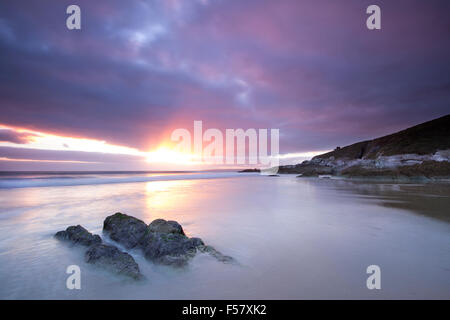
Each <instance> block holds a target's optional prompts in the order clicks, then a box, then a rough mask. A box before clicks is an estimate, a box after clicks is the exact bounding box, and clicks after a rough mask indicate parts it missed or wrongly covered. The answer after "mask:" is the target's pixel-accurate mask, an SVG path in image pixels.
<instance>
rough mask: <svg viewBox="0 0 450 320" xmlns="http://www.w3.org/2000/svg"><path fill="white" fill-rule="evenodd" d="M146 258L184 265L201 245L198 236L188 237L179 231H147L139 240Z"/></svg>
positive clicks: (161, 262)
mask: <svg viewBox="0 0 450 320" xmlns="http://www.w3.org/2000/svg"><path fill="white" fill-rule="evenodd" d="M139 245H140V247H141V248H142V250H143V251H144V256H145V258H146V259H148V260H150V261H152V262H155V263H159V264H166V265H172V266H178V267H180V266H184V265H186V263H187V262H188V260H189V259H190V258H192V257H194V255H195V253H196V252H197V247H198V246H200V245H203V241H202V240H201V239H199V238H188V237H186V236H185V235H183V234H179V233H162V232H151V231H149V232H148V233H147V234H146V235H145V236H144V237H143V238H142V240H141V241H140V244H139Z"/></svg>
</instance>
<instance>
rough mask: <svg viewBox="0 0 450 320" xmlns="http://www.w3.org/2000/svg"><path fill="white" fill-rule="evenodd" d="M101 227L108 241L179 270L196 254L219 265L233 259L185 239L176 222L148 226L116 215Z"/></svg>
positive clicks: (159, 220) (194, 241)
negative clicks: (108, 238)
mask: <svg viewBox="0 0 450 320" xmlns="http://www.w3.org/2000/svg"><path fill="white" fill-rule="evenodd" d="M103 226H104V227H103V229H104V231H105V232H106V233H108V234H109V235H110V237H111V239H113V240H115V241H117V242H119V243H121V244H123V245H125V246H126V247H127V248H137V249H141V250H142V251H143V253H144V256H145V258H146V259H147V260H150V261H152V262H154V263H158V264H165V265H171V266H176V267H182V266H185V265H186V264H187V262H188V261H189V260H190V259H191V258H192V257H194V256H195V254H196V253H197V251H201V252H205V253H209V254H211V256H213V257H215V258H217V259H218V260H219V261H222V262H230V261H231V260H232V258H231V257H227V256H224V255H222V254H221V253H220V252H218V251H217V250H215V249H214V248H212V247H210V246H205V244H204V243H203V241H202V240H201V239H200V238H189V237H187V236H186V235H185V233H184V231H183V228H182V227H181V225H180V224H179V223H178V222H176V221H166V220H164V219H156V220H154V221H153V222H152V223H150V225H149V226H148V227H147V226H146V225H145V223H144V222H142V221H141V220H139V219H136V218H134V217H132V216H128V215H125V214H122V213H116V214H114V215H112V216H109V217H107V218H106V219H105V222H104V224H103Z"/></svg>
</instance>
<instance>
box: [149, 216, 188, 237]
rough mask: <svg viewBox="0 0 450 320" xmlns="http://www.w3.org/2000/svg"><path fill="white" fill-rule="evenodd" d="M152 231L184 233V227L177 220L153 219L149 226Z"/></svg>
mask: <svg viewBox="0 0 450 320" xmlns="http://www.w3.org/2000/svg"><path fill="white" fill-rule="evenodd" d="M148 231H150V232H162V233H178V234H182V235H185V234H184V231H183V228H182V227H181V225H180V224H179V223H178V222H176V221H170V220H169V221H166V220H164V219H156V220H153V221H152V223H150V225H149V226H148Z"/></svg>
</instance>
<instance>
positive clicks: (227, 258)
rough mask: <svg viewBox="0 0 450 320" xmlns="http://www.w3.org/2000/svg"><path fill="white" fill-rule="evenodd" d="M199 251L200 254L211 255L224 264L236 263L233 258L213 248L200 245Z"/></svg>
mask: <svg viewBox="0 0 450 320" xmlns="http://www.w3.org/2000/svg"><path fill="white" fill-rule="evenodd" d="M197 249H198V250H199V251H200V252H204V253H208V254H210V255H211V256H213V257H214V258H216V259H217V260H219V261H220V262H223V263H235V262H236V261H235V260H234V259H233V258H232V257H230V256H226V255H223V254H222V253H220V252H219V251H217V250H216V249H214V248H213V247H211V246H205V245H200V246H198V247H197Z"/></svg>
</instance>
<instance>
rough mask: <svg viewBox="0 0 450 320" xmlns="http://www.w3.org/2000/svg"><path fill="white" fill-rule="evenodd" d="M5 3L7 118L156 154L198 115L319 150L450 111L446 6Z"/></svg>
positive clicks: (1, 16) (3, 94)
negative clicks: (372, 24) (78, 11)
mask: <svg viewBox="0 0 450 320" xmlns="http://www.w3.org/2000/svg"><path fill="white" fill-rule="evenodd" d="M69 4H71V2H68V1H2V3H1V4H0V57H1V59H0V69H1V70H2V72H1V73H0V99H1V100H0V104H1V117H0V123H4V124H9V125H15V126H19V127H26V128H30V129H35V130H41V131H44V132H51V133H57V134H64V135H70V136H76V137H90V138H96V139H101V140H106V141H107V142H109V143H115V144H122V145H127V146H131V147H138V148H143V149H146V148H148V147H151V146H155V145H157V144H158V142H159V141H160V140H161V139H164V138H165V139H168V136H167V132H168V131H169V133H170V130H172V129H174V128H176V127H180V126H184V127H187V128H191V127H192V121H193V120H203V121H204V125H205V126H206V127H218V128H238V127H243V128H249V127H256V128H280V132H281V141H280V148H281V152H296V151H297V152H298V151H310V150H323V149H329V148H333V147H335V146H336V145H343V144H347V143H351V142H354V141H358V140H360V139H367V138H371V137H375V136H379V135H383V134H386V133H390V132H392V131H395V130H399V129H402V128H404V127H406V126H409V125H413V124H416V123H419V122H423V121H426V120H429V119H432V118H435V117H438V116H441V115H444V114H446V113H448V110H449V103H450V97H449V91H450V90H449V89H450V62H449V59H448V57H449V56H450V43H449V41H448V39H449V38H450V19H448V12H450V11H449V9H450V5H449V2H448V1H379V2H378V5H380V7H381V8H382V29H381V30H380V31H369V30H367V28H366V27H365V19H366V17H367V15H366V14H365V9H366V8H367V6H368V5H370V4H372V3H371V1H352V0H346V1H331V0H330V1H312V0H310V1H297V0H295V1H294V0H292V1H288V0H284V1H275V0H272V1H265V0H245V1H233V0H230V1H224V0H216V1H214V0H210V1H176V0H170V1H168V0H166V1H163V0H161V1H78V3H77V4H78V5H80V7H81V8H82V30H81V31H69V30H67V29H66V28H65V18H66V15H65V8H66V7H67V5H69Z"/></svg>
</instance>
